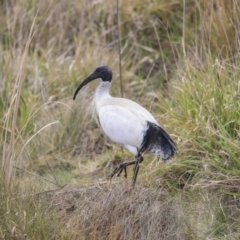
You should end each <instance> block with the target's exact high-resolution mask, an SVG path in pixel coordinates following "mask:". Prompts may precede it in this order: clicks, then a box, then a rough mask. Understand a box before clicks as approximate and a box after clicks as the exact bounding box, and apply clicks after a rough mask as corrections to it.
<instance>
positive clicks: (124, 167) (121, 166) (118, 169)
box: [109, 162, 128, 178]
mask: <svg viewBox="0 0 240 240" xmlns="http://www.w3.org/2000/svg"><path fill="white" fill-rule="evenodd" d="M127 166H128V162H123V163H120V164H119V165H118V166H117V167H116V168H115V169H114V171H113V172H112V174H111V175H110V176H109V177H110V178H112V177H113V176H114V175H115V174H117V177H119V176H120V175H121V173H122V171H123V170H124V177H125V178H127Z"/></svg>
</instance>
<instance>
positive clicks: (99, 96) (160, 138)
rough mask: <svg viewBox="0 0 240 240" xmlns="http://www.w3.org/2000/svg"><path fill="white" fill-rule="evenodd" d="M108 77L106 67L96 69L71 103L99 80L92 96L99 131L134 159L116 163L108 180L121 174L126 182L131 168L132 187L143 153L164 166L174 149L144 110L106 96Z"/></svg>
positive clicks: (151, 116)
mask: <svg viewBox="0 0 240 240" xmlns="http://www.w3.org/2000/svg"><path fill="white" fill-rule="evenodd" d="M112 75H113V74H112V70H111V69H110V68H109V67H108V66H100V67H97V68H96V69H95V71H94V72H93V73H92V74H91V75H90V76H88V77H87V78H86V79H85V80H84V81H83V82H82V83H81V84H80V85H79V86H78V88H77V89H76V91H75V93H74V96H73V100H75V98H76V96H77V94H78V92H79V91H80V89H82V87H83V86H85V85H86V84H88V83H89V82H91V81H93V80H95V79H101V83H100V85H99V87H98V89H97V91H96V94H95V105H96V111H97V114H98V117H99V121H100V124H101V127H102V129H103V131H104V133H105V134H106V135H107V136H108V137H109V138H110V139H111V140H112V141H113V142H116V143H119V144H122V145H124V146H125V148H127V149H128V150H129V151H130V152H131V153H132V154H133V155H134V157H135V158H134V160H133V161H129V162H122V163H120V164H119V165H118V166H117V167H116V168H115V170H114V171H113V172H112V174H111V175H110V176H109V177H111V178H112V177H113V176H114V175H115V174H117V176H119V175H120V174H121V173H122V171H124V173H125V174H124V176H125V178H127V166H129V165H134V168H133V178H132V185H134V184H135V183H136V179H137V175H138V171H139V164H140V163H141V162H142V161H143V154H144V153H150V154H153V155H155V156H157V157H158V158H161V159H162V160H163V161H164V162H166V161H167V160H168V159H170V157H171V156H173V155H174V154H175V152H176V146H175V143H174V141H173V140H172V139H171V137H170V136H169V135H168V134H167V132H166V131H165V130H163V128H162V127H161V126H160V125H159V123H158V122H157V121H156V119H155V118H154V117H153V115H152V114H151V113H150V112H149V111H148V110H146V109H145V108H143V107H142V106H140V105H139V104H137V103H136V102H134V101H131V100H129V99H126V98H117V97H112V96H111V95H110V93H109V88H110V86H111V81H112Z"/></svg>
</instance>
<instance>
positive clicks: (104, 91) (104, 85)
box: [95, 82, 111, 112]
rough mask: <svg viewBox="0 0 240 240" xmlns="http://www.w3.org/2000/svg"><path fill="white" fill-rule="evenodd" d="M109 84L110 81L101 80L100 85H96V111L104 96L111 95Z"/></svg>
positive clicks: (108, 96) (109, 96)
mask: <svg viewBox="0 0 240 240" xmlns="http://www.w3.org/2000/svg"><path fill="white" fill-rule="evenodd" d="M110 86H111V83H110V82H101V83H100V85H99V86H98V89H97V91H96V94H95V101H96V107H97V112H98V111H99V109H100V107H101V106H102V103H103V101H104V100H105V99H106V98H111V95H110V94H109V88H110Z"/></svg>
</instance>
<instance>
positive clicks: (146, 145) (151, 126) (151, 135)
mask: <svg viewBox="0 0 240 240" xmlns="http://www.w3.org/2000/svg"><path fill="white" fill-rule="evenodd" d="M176 150H177V149H176V144H175V142H174V141H173V140H172V139H171V137H170V136H169V135H168V133H167V132H166V131H165V130H164V129H162V128H161V127H160V126H159V125H157V124H155V123H152V122H149V121H147V130H146V133H145V136H144V138H143V142H142V146H141V149H140V152H142V153H143V152H146V153H148V152H150V153H151V152H152V153H154V152H155V155H159V157H160V156H161V158H162V159H163V161H164V162H165V161H167V160H168V159H169V158H170V157H172V156H173V155H174V154H175V153H176ZM156 152H158V154H156Z"/></svg>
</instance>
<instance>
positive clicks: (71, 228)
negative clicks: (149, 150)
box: [0, 0, 240, 240]
mask: <svg viewBox="0 0 240 240" xmlns="http://www.w3.org/2000/svg"><path fill="white" fill-rule="evenodd" d="M239 9H240V6H239V4H238V2H237V1H235V0H234V1H229V2H224V1H198V0H191V1H173V0H170V1H164V0H161V1H153V0H144V1H141V2H140V1H131V4H129V2H128V1H125V0H122V1H120V19H121V22H120V26H119V28H120V30H121V50H122V83H123V88H124V96H125V97H127V98H130V99H132V100H135V101H137V102H139V103H141V104H142V105H143V106H144V107H146V108H147V109H149V110H150V111H151V112H152V113H153V115H154V116H156V119H157V120H158V121H159V122H160V123H161V125H162V126H163V127H164V128H165V129H166V130H167V131H168V132H169V133H170V134H171V136H172V138H173V139H174V140H175V142H176V143H177V146H178V153H177V155H176V156H175V157H174V158H173V159H172V160H171V161H170V162H169V163H167V164H163V163H162V162H158V161H156V159H154V158H152V157H151V156H146V158H145V160H144V162H143V163H142V165H141V169H140V175H139V178H138V182H137V183H138V184H137V185H136V188H135V189H132V190H131V189H130V187H129V181H130V180H129V179H131V171H128V172H129V174H130V176H129V179H128V180H127V182H126V181H125V180H124V179H122V178H118V179H113V181H112V183H111V182H110V181H109V180H107V176H108V175H109V173H110V172H111V168H113V167H114V164H117V163H118V162H119V161H122V160H124V161H125V160H131V159H132V156H131V154H130V153H128V152H127V151H125V150H123V149H122V148H121V147H120V146H116V145H115V144H114V143H112V142H111V141H110V140H109V139H108V138H107V137H106V136H105V135H103V134H102V131H101V129H100V126H99V123H98V121H97V119H96V117H95V116H94V115H92V113H91V111H92V110H91V107H90V108H89V106H90V102H91V101H92V97H93V94H94V91H95V89H96V86H97V83H91V84H90V85H89V86H87V87H86V88H85V89H83V90H82V91H81V94H79V96H78V99H77V101H76V102H73V101H72V95H73V92H74V90H75V88H76V86H78V84H79V83H80V81H81V80H82V79H84V78H85V77H86V76H87V75H88V74H89V73H90V72H92V70H93V69H94V68H95V67H96V66H98V65H102V64H107V65H109V66H111V68H112V70H113V73H114V81H113V86H112V89H111V92H112V94H113V95H114V96H120V95H121V88H120V79H119V71H118V59H119V56H118V43H117V39H118V26H117V21H116V19H117V15H116V13H117V11H116V2H112V1H92V2H91V3H90V2H87V3H86V2H84V1H71V2H70V1H65V0H61V1H55V0H52V1H51V2H48V1H40V2H36V1H20V0H16V1H2V2H1V3H0V12H1V14H0V51H1V56H0V79H1V81H0V93H1V94H0V133H1V146H0V153H1V154H0V162H1V169H0V171H1V177H0V180H1V181H0V192H1V193H0V215H1V216H2V217H1V219H0V238H1V239H26V238H28V239H199V240H201V239H212V240H213V239H239V236H240V229H239V225H240V218H239V194H240V193H239V182H240V171H239V165H240V160H239V159H240V149H239V148H240V147H239V146H240V142H239V137H240V132H239V129H240V113H239V112H240V111H239V109H240V105H239V102H240V101H239V99H240V82H239V76H240V71H239V69H240V68H239V66H240V65H239V54H238V53H239V36H238V29H239V17H240V11H239ZM110 163H111V164H110Z"/></svg>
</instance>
